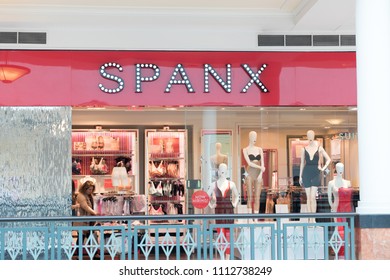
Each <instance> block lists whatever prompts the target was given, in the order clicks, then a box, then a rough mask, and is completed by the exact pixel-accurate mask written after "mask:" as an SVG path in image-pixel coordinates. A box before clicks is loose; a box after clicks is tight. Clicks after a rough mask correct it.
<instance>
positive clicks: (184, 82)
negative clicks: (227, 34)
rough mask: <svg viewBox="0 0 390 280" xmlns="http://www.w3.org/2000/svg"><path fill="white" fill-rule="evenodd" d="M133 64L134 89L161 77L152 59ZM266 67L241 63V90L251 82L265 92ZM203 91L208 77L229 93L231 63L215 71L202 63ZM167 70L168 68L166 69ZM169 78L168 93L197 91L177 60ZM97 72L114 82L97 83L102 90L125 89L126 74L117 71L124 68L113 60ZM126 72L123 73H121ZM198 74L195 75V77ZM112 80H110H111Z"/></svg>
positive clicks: (139, 90)
mask: <svg viewBox="0 0 390 280" xmlns="http://www.w3.org/2000/svg"><path fill="white" fill-rule="evenodd" d="M134 66H135V77H134V79H133V80H134V81H135V84H134V92H135V93H141V92H142V85H143V84H144V83H153V82H156V81H157V80H158V79H159V78H160V74H161V70H160V68H159V66H158V65H156V64H153V63H145V64H142V63H137V64H135V65H134ZM266 68H267V64H262V65H261V66H260V67H257V68H256V67H253V66H250V65H249V64H242V65H240V69H241V70H242V74H243V75H246V77H247V83H246V84H245V86H243V88H242V89H241V91H240V92H241V93H246V92H247V91H248V89H249V88H250V87H251V86H257V87H258V88H259V89H260V91H261V92H264V93H267V92H269V89H268V88H267V87H266V85H265V84H264V83H263V82H262V81H261V80H260V75H261V73H262V72H263V71H264V70H265V69H266ZM203 70H204V71H203V92H205V93H209V92H210V87H209V80H210V79H213V80H214V81H215V82H216V83H217V84H218V85H219V86H220V87H221V88H222V89H223V90H224V91H225V92H227V93H231V91H232V66H231V64H226V66H225V71H223V72H224V73H218V72H217V71H216V70H215V69H214V68H213V66H212V65H211V64H204V65H203ZM165 71H168V70H165ZM169 71H170V72H169V73H168V74H169V75H170V79H169V80H168V81H167V82H166V84H165V88H164V89H163V90H164V92H165V93H170V92H171V89H172V88H174V87H184V88H185V89H186V90H187V92H188V93H196V92H197V91H199V90H200V89H195V88H194V87H193V85H192V84H193V83H192V82H191V79H192V78H195V77H190V75H188V74H187V71H186V68H185V67H184V66H183V65H182V64H180V63H179V64H177V65H176V67H174V68H172V69H169ZM99 72H100V76H101V77H103V78H104V79H106V80H110V81H112V82H114V85H116V86H114V87H113V86H111V87H110V86H107V85H105V84H104V83H100V84H99V88H100V90H101V91H102V92H104V93H108V94H116V93H119V92H121V91H122V90H124V89H125V87H126V83H125V78H126V79H127V77H126V76H125V75H120V72H124V69H123V67H122V66H121V65H120V64H119V63H116V62H109V63H105V64H103V65H102V66H101V67H100V70H99ZM123 74H126V73H123ZM196 78H198V77H196ZM111 84H112V83H111Z"/></svg>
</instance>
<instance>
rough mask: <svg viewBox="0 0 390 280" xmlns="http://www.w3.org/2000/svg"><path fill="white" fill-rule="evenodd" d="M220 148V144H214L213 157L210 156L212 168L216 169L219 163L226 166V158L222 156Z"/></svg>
mask: <svg viewBox="0 0 390 280" xmlns="http://www.w3.org/2000/svg"><path fill="white" fill-rule="evenodd" d="M221 147H222V145H221V143H215V150H216V152H215V155H212V156H211V157H210V163H211V165H212V168H215V169H218V167H219V165H220V164H221V163H225V164H226V165H227V164H228V156H227V155H225V154H222V152H221Z"/></svg>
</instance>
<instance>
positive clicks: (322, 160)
mask: <svg viewBox="0 0 390 280" xmlns="http://www.w3.org/2000/svg"><path fill="white" fill-rule="evenodd" d="M72 115H73V120H72V122H73V125H74V127H77V128H80V127H83V126H84V127H85V129H86V130H85V131H80V130H77V129H75V130H74V134H73V136H72V137H73V139H72V140H73V153H74V156H79V157H80V156H82V157H83V158H84V161H86V162H88V164H86V165H83V166H82V173H83V174H81V175H74V177H77V176H82V175H84V174H86V175H89V176H97V177H100V176H102V177H104V178H106V180H107V179H111V185H112V182H113V181H114V180H113V173H114V172H113V167H114V166H115V161H113V160H114V158H115V157H118V156H119V155H121V156H124V155H128V156H130V158H131V163H132V166H137V169H136V171H135V169H132V173H129V174H130V175H131V176H132V177H131V180H132V185H131V186H129V188H128V189H121V190H124V191H129V190H131V191H133V192H134V193H133V194H134V195H142V196H144V197H145V200H146V204H148V207H146V208H145V209H144V210H145V213H152V214H164V215H168V214H169V213H171V214H177V213H178V211H180V213H183V214H184V213H189V214H191V213H206V214H207V213H215V208H213V207H212V205H211V204H208V205H207V206H206V207H204V205H203V206H202V207H201V208H198V207H197V206H196V205H195V206H194V205H193V204H192V201H191V199H192V195H193V194H194V193H195V192H197V191H204V192H206V193H208V194H209V196H210V199H212V196H213V189H214V188H215V186H216V185H218V182H219V180H220V178H221V176H223V177H224V178H225V179H226V180H227V181H230V182H232V184H234V186H235V187H236V189H237V193H236V194H234V193H229V194H230V195H231V196H234V195H236V196H238V199H237V204H236V205H235V209H234V213H301V212H331V211H332V207H333V208H334V207H335V206H334V199H335V197H334V192H332V191H331V192H328V190H329V189H330V188H333V186H334V182H335V180H336V179H337V178H338V176H342V177H343V179H344V180H348V181H349V182H350V185H348V188H350V190H351V191H350V192H348V194H349V196H348V197H347V198H345V199H346V200H345V201H340V200H339V201H338V203H339V204H344V205H345V204H348V205H350V207H349V208H348V209H349V210H350V211H354V209H355V206H356V205H357V200H358V196H359V176H358V158H357V154H358V153H357V149H358V145H357V137H358V135H357V112H356V108H355V107H353V106H348V107H347V106H343V107H260V106H250V107H249V106H239V107H228V106H227V107H188V106H181V107H180V106H178V107H142V108H135V107H133V108H130V109H129V108H121V107H108V108H105V109H100V110H96V109H94V110H91V109H88V108H79V107H78V108H74V109H73V112H72ZM135 120H137V121H135ZM102 123H105V124H106V125H103V126H102V129H103V131H100V132H99V131H96V130H94V129H92V128H93V127H94V124H102ZM118 127H121V129H119V130H118ZM113 128H115V129H117V131H114V130H113ZM88 129H89V130H88ZM91 129H92V130H91ZM105 130H107V131H105ZM117 133H121V135H122V136H121V137H119V146H118V142H117V141H118V140H117V138H118V137H116V136H117V135H118V134H117ZM99 136H102V138H103V139H104V143H105V145H106V143H107V146H105V147H104V148H103V149H100V150H99V148H96V149H95V148H94V147H95V144H94V142H97V143H98V144H97V145H99V140H98V139H99ZM96 139H97V140H96ZM138 151H140V152H138ZM101 156H105V157H106V158H107V167H108V174H93V173H92V171H91V169H90V166H89V164H90V161H91V158H92V157H94V158H95V160H96V163H97V165H99V164H100V159H101ZM111 156H112V157H111ZM311 161H313V162H311ZM339 163H342V164H343V172H342V174H341V175H340V172H339V173H338V171H337V166H338V165H337V164H339ZM221 164H222V165H221ZM313 164H314V167H313ZM221 167H222V168H226V169H223V170H222V171H221V170H220V168H221ZM221 172H222V173H223V175H221ZM307 176H312V177H315V178H314V179H313V178H311V179H307V178H306V177H307ZM194 182H196V183H194ZM308 184H311V185H308ZM105 186H108V188H106V189H105V191H108V192H110V191H117V190H120V189H118V188H116V189H115V186H110V184H109V183H106V185H105ZM338 187H340V186H338ZM174 190H176V193H175V191H174ZM225 191H226V190H225ZM313 192H314V193H313ZM219 195H221V194H219ZM231 199H232V201H233V202H234V201H236V200H235V199H234V198H233V197H232V198H231ZM313 200H314V202H313ZM310 202H311V204H310ZM176 204H177V205H180V207H179V208H180V209H177V207H176V209H175V205H176ZM313 204H314V205H315V206H314V207H315V208H314V209H313V208H310V207H313ZM172 205H173V209H172V207H171V206H172ZM151 207H153V208H151ZM340 209H341V208H340ZM343 209H346V208H345V207H344V208H343ZM335 211H337V207H336V210H335ZM167 221H169V219H168V218H167Z"/></svg>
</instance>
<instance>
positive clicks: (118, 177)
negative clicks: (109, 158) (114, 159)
mask: <svg viewBox="0 0 390 280" xmlns="http://www.w3.org/2000/svg"><path fill="white" fill-rule="evenodd" d="M111 182H112V185H113V186H114V187H118V189H119V188H121V189H123V188H124V187H126V186H128V185H129V178H128V176H127V170H126V167H125V166H124V164H123V162H122V161H120V162H118V164H117V166H115V167H114V168H112V173H111Z"/></svg>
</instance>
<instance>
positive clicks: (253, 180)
mask: <svg viewBox="0 0 390 280" xmlns="http://www.w3.org/2000/svg"><path fill="white" fill-rule="evenodd" d="M256 140H257V133H256V131H251V132H249V145H248V146H247V147H246V148H244V149H243V151H242V153H243V155H244V158H245V161H246V163H247V168H246V172H247V173H248V176H247V177H246V179H245V182H246V186H247V197H248V203H247V207H248V208H252V213H259V207H260V194H261V187H262V183H263V172H264V171H265V167H264V155H263V149H262V148H260V147H257V146H255V144H256Z"/></svg>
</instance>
